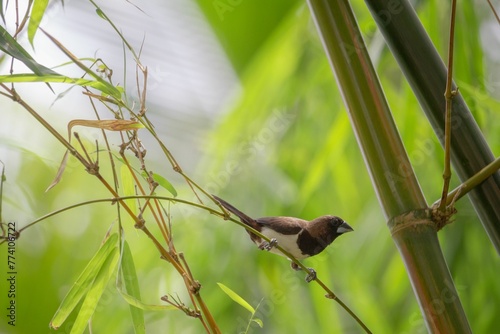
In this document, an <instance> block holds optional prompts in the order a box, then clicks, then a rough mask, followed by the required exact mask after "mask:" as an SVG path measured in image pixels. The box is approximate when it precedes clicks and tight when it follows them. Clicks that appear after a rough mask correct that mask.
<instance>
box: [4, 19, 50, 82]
mask: <svg viewBox="0 0 500 334" xmlns="http://www.w3.org/2000/svg"><path fill="white" fill-rule="evenodd" d="M0 50H1V51H3V52H5V53H6V54H8V55H9V56H11V57H14V58H16V59H17V60H19V61H21V62H22V63H24V65H26V66H27V67H28V68H29V69H30V70H32V71H33V73H35V74H36V75H38V76H59V73H57V72H54V71H52V70H51V69H50V68H47V67H45V66H43V65H41V64H39V63H37V62H36V61H35V59H33V57H31V55H30V54H29V53H28V52H27V51H26V50H25V49H24V48H23V47H22V46H21V45H20V44H19V43H17V41H16V40H15V39H14V38H13V37H12V36H11V35H10V34H9V32H8V31H7V30H5V28H4V27H2V26H0ZM4 82H6V81H4Z"/></svg>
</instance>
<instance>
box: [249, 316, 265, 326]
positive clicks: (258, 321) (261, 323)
mask: <svg viewBox="0 0 500 334" xmlns="http://www.w3.org/2000/svg"><path fill="white" fill-rule="evenodd" d="M252 321H253V322H255V323H256V324H257V325H259V327H260V328H263V327H264V323H263V322H262V320H260V319H259V318H253V319H252Z"/></svg>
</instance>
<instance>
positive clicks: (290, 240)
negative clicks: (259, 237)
mask: <svg viewBox="0 0 500 334" xmlns="http://www.w3.org/2000/svg"><path fill="white" fill-rule="evenodd" d="M260 233H262V234H263V235H265V236H266V237H268V238H269V239H273V238H274V239H276V240H277V241H278V245H279V246H281V247H282V248H283V249H284V250H286V251H287V252H288V253H290V254H292V255H293V256H294V257H295V258H296V259H298V260H301V259H305V258H306V257H308V255H305V254H302V252H301V251H300V249H299V246H298V245H297V237H298V234H290V235H285V234H280V233H277V232H276V231H274V230H272V229H270V228H267V227H265V226H263V227H262V230H261V232H260ZM270 252H272V253H275V254H278V255H281V256H284V255H283V253H281V252H280V251H279V250H278V249H277V248H272V249H271V250H270Z"/></svg>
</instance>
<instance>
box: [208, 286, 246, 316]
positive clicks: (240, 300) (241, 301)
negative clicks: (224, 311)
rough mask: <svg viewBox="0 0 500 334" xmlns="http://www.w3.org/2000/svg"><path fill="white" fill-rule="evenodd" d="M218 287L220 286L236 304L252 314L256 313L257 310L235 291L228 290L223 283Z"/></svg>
mask: <svg viewBox="0 0 500 334" xmlns="http://www.w3.org/2000/svg"><path fill="white" fill-rule="evenodd" d="M217 285H218V286H219V288H221V289H222V291H224V293H225V294H226V295H228V296H229V298H231V299H232V300H234V301H235V302H236V303H238V304H240V305H241V306H243V307H244V308H246V309H247V310H248V311H249V312H250V313H252V314H254V313H255V309H254V308H253V307H252V305H250V304H249V303H248V302H247V301H246V300H244V299H243V298H242V297H240V296H239V295H238V294H237V293H236V292H234V291H233V290H231V289H230V288H228V287H227V286H225V285H224V284H222V283H217Z"/></svg>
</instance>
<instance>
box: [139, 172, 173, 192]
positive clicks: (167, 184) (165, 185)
mask: <svg viewBox="0 0 500 334" xmlns="http://www.w3.org/2000/svg"><path fill="white" fill-rule="evenodd" d="M141 175H142V176H144V177H145V178H147V177H148V174H147V173H146V172H144V171H143V172H142V173H141ZM153 179H154V180H155V181H156V182H158V184H159V185H160V186H162V187H163V188H165V189H166V190H168V192H169V193H171V194H172V195H173V196H174V197H177V190H175V188H174V186H173V185H172V183H170V182H169V181H168V180H167V179H166V178H164V177H163V176H161V175H159V174H156V173H153Z"/></svg>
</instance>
